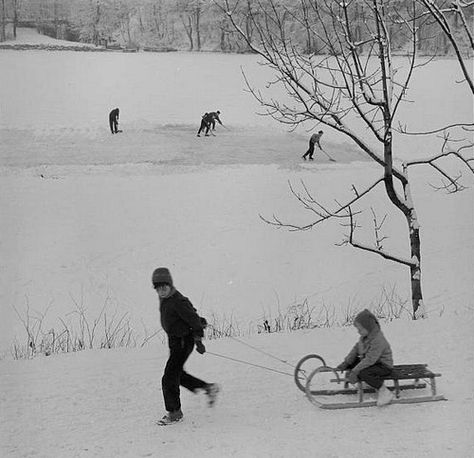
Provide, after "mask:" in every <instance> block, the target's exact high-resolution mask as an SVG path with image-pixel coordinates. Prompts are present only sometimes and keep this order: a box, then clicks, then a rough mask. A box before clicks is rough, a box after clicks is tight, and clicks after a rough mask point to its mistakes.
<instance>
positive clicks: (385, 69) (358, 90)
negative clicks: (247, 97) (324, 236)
mask: <svg viewBox="0 0 474 458" xmlns="http://www.w3.org/2000/svg"><path fill="white" fill-rule="evenodd" d="M265 3H266V8H263V5H262V3H261V2H260V1H256V2H254V6H253V7H254V8H255V9H258V11H259V12H260V14H261V15H262V14H263V15H264V18H263V19H262V18H261V17H259V18H258V20H254V21H253V28H254V30H255V34H256V35H257V38H256V39H255V40H252V41H250V40H248V38H247V33H246V31H245V30H244V29H242V26H241V25H240V24H239V21H238V18H236V16H235V14H236V5H235V3H231V2H230V0H224V1H222V2H221V7H222V8H223V10H224V12H225V14H226V15H227V17H228V19H229V21H230V22H231V24H232V26H233V27H234V29H235V30H236V31H238V33H239V34H240V35H241V37H242V38H243V39H244V40H246V41H247V44H248V46H249V47H250V48H251V49H252V50H253V51H254V52H256V53H258V54H259V55H260V57H262V58H263V61H264V65H267V66H269V67H270V68H271V69H272V70H273V73H274V74H275V75H276V76H275V79H274V80H273V81H271V82H269V83H268V87H271V86H273V85H282V86H283V87H284V88H285V89H286V92H287V95H288V100H284V101H282V100H275V99H272V98H269V97H268V96H266V95H265V94H263V93H262V92H261V91H260V90H259V89H255V88H253V87H252V86H251V84H250V82H249V81H248V79H247V78H246V82H247V85H248V88H249V90H250V91H251V92H252V94H253V95H254V96H255V97H256V99H257V100H258V101H259V102H260V104H261V105H262V106H263V107H264V108H265V109H266V112H267V114H268V115H270V116H272V117H273V118H274V119H276V120H277V121H278V122H280V123H283V124H286V125H287V126H289V127H290V128H292V129H294V128H296V127H297V126H298V125H300V124H303V123H307V122H311V123H313V124H314V122H316V123H319V124H322V125H326V126H328V127H330V128H331V129H334V130H335V131H337V132H339V133H342V134H343V135H345V136H346V137H348V138H349V139H350V140H351V141H352V142H353V143H354V144H355V145H356V146H357V147H358V148H359V149H360V150H361V151H362V152H363V153H364V154H365V155H366V156H367V157H368V158H369V159H370V160H372V161H373V162H375V163H376V164H378V165H379V166H380V168H381V173H380V176H379V177H378V178H377V179H375V180H374V181H373V182H372V183H371V184H369V185H368V186H367V185H366V186H365V187H363V188H362V189H361V188H360V187H359V186H356V185H355V184H354V185H353V186H352V191H353V197H352V198H349V199H347V200H346V201H344V202H338V201H336V204H335V206H329V205H325V204H323V203H322V202H321V201H320V200H319V199H317V198H316V197H314V196H313V195H312V193H311V192H310V190H309V189H308V187H307V186H306V185H305V184H304V183H302V191H296V190H295V189H294V188H293V186H292V185H291V184H290V189H291V191H292V193H293V195H294V196H295V197H296V199H297V200H298V201H299V203H300V204H301V205H302V206H303V208H304V209H306V210H308V211H309V212H310V214H311V215H312V219H311V222H309V223H307V224H303V225H299V224H293V223H291V222H284V221H282V220H281V219H280V218H279V217H277V216H274V217H273V218H271V219H268V218H263V217H262V218H263V219H264V220H265V221H266V222H267V223H269V224H272V225H274V226H277V227H285V228H288V229H290V230H308V229H311V228H313V227H315V226H317V225H318V224H321V223H322V222H324V221H327V220H329V219H339V220H341V221H343V224H344V225H345V226H347V227H348V230H349V233H348V234H347V235H346V236H345V238H344V240H343V242H342V243H343V244H349V245H352V246H354V247H356V248H359V249H362V250H364V251H367V252H371V253H374V254H376V255H378V256H381V257H383V258H385V259H388V260H390V261H394V262H396V263H399V264H402V265H405V266H406V267H407V268H408V270H409V272H410V282H411V302H412V308H413V318H414V319H417V318H421V317H424V316H425V315H426V311H425V307H424V304H423V293H422V275H421V273H422V264H421V240H420V224H419V221H418V216H417V212H416V209H415V204H414V199H413V196H412V191H411V182H410V176H409V174H408V168H409V167H410V166H414V165H417V164H420V163H423V164H428V165H430V166H431V167H433V169H434V170H436V171H437V172H438V173H439V174H440V175H441V177H442V178H443V179H444V182H442V184H441V185H440V187H443V188H444V189H446V190H448V191H450V192H457V191H460V190H461V189H463V187H462V184H461V183H460V181H459V179H460V176H452V175H451V174H450V173H449V172H448V171H446V170H444V169H443V168H442V167H441V165H439V161H440V160H441V159H442V158H444V157H446V156H448V155H449V156H453V157H455V158H457V159H458V160H459V161H461V162H460V164H461V165H462V166H463V167H464V166H465V167H466V168H467V170H468V171H469V172H473V171H474V164H473V159H468V158H466V156H465V155H464V154H463V153H465V152H466V151H467V149H470V148H472V143H470V142H469V141H463V142H461V143H455V144H454V146H453V143H450V142H448V140H449V139H448V138H446V139H445V141H444V143H443V148H442V150H441V152H438V153H437V154H429V158H427V159H426V160H424V161H411V162H407V163H405V164H403V165H402V166H401V167H399V166H397V165H396V163H395V162H394V157H393V129H394V121H395V119H396V115H397V111H398V108H399V106H400V104H401V103H402V102H403V101H404V100H405V99H406V93H407V90H408V88H409V84H410V81H411V78H412V75H413V72H414V71H415V70H416V69H417V67H419V65H421V64H419V63H418V60H417V57H418V56H417V49H418V48H417V41H418V29H419V27H420V24H421V23H422V21H424V20H426V16H425V15H424V13H425V12H426V11H425V10H422V9H421V6H420V4H419V2H418V1H417V0H411V1H410V0H409V1H405V2H397V1H394V2H386V1H384V0H344V1H342V2H340V1H339V0H338V1H334V0H312V1H309V0H308V1H307V3H305V9H303V12H302V11H301V9H300V8H298V7H295V8H288V7H286V6H285V4H284V3H283V2H279V1H277V0H266V1H265ZM288 14H289V15H290V16H291V17H292V19H293V22H296V23H297V24H298V25H299V27H300V29H301V30H303V31H304V32H306V34H310V35H311V36H312V37H314V38H315V40H317V42H318V43H319V47H320V49H319V52H320V53H321V54H323V53H324V55H315V54H310V55H307V54H304V49H301V48H300V47H299V45H298V44H295V43H293V42H292V40H291V39H289V38H287V37H288V34H287V33H286V31H285V15H288ZM361 17H363V18H364V22H363V28H361V27H360V20H357V19H360V18H361ZM394 33H396V34H403V35H404V37H405V42H407V43H409V45H410V46H409V48H408V49H406V50H405V51H406V64H405V66H404V68H403V69H402V68H396V66H395V64H394V60H393V58H392V44H391V40H392V35H393V34H394ZM257 43H258V44H257ZM362 50H363V51H364V52H363V53H362ZM244 76H245V75H244ZM381 186H383V188H384V190H385V195H386V198H387V200H388V202H389V203H390V204H391V205H393V206H394V207H395V208H396V209H398V211H399V212H401V214H402V215H403V217H404V219H405V221H406V229H407V232H406V236H407V239H408V240H409V246H410V252H409V254H405V255H400V254H397V253H391V252H389V251H388V250H386V249H385V247H384V246H383V244H382V241H383V236H381V230H382V226H381V225H380V223H379V222H378V221H377V218H374V223H375V231H374V234H375V242H374V243H373V244H368V243H362V242H359V241H357V240H356V237H355V233H356V229H357V228H358V224H357V218H358V216H359V215H360V213H361V211H360V210H357V208H356V206H357V205H358V204H360V203H361V201H362V199H364V198H365V197H366V196H367V195H368V194H370V193H372V192H373V190H374V189H375V188H378V187H381Z"/></svg>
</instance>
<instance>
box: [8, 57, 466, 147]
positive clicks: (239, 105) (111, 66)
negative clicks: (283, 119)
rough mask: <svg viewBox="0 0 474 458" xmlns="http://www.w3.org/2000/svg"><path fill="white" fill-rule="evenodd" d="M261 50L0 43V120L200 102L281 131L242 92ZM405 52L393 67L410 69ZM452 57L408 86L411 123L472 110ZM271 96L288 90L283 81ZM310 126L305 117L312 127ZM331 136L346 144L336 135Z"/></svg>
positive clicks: (26, 124)
mask: <svg viewBox="0 0 474 458" xmlns="http://www.w3.org/2000/svg"><path fill="white" fill-rule="evenodd" d="M258 61H259V58H258V57H257V56H255V55H232V54H213V53H201V54H199V53H185V52H179V53H165V54H155V53H134V54H128V53H78V52H47V51H44V52H43V51H24V52H16V51H2V52H0V68H1V72H0V100H1V104H0V128H4V129H5V128H7V129H9V128H15V129H26V130H35V131H44V130H57V129H68V130H69V129H73V130H75V131H87V132H88V133H90V132H91V131H94V132H95V131H96V130H97V129H99V130H100V131H103V132H104V133H107V129H108V126H107V114H108V112H109V111H110V109H111V108H113V107H116V106H118V107H120V108H121V126H122V127H123V128H124V129H129V130H130V129H144V128H156V129H159V128H160V127H161V128H162V127H163V126H165V125H168V127H169V126H170V125H171V126H189V127H190V128H191V130H192V129H195V128H197V126H198V125H199V121H200V117H201V115H202V113H203V112H204V111H209V110H217V109H219V110H220V111H221V112H222V119H223V121H224V122H225V123H226V124H227V125H229V126H233V127H235V128H242V129H248V128H250V127H264V126H265V127H271V128H274V129H277V130H280V131H284V130H285V128H284V126H281V125H278V124H276V123H275V121H273V120H271V119H270V118H269V117H262V116H259V115H257V114H256V113H257V112H259V109H260V107H259V106H258V103H257V102H256V101H255V100H254V99H253V97H252V96H251V95H250V94H249V93H248V92H245V84H244V81H243V78H242V70H243V71H245V73H246V75H247V76H248V78H249V80H250V81H251V83H252V84H253V85H254V86H255V87H258V88H265V84H266V82H267V81H268V79H269V76H270V72H269V70H268V69H267V68H265V67H262V66H260V65H258ZM406 65H407V62H406V60H405V59H404V58H402V57H398V58H395V66H396V67H400V68H401V69H402V70H401V71H403V69H406ZM459 80H460V73H459V71H458V68H457V64H456V62H455V61H454V60H438V61H435V62H432V63H430V65H429V66H426V67H421V68H419V69H418V70H417V71H416V72H415V74H414V77H413V80H412V84H411V85H410V89H409V92H408V97H409V99H410V100H414V101H416V103H407V104H405V105H403V106H402V107H401V109H400V112H399V119H400V121H401V122H402V123H404V124H406V125H407V127H408V128H409V129H411V130H413V131H422V130H426V129H432V128H434V127H439V126H442V125H444V124H445V123H455V122H463V121H464V122H465V121H466V119H472V116H473V114H472V110H473V106H472V100H471V97H469V94H467V92H466V91H465V90H464V89H463V87H462V85H460V84H458V83H456V81H459ZM272 94H273V95H275V96H277V97H279V98H283V97H284V92H283V90H282V89H279V90H277V89H274V90H273V92H272ZM313 127H315V126H314V125H307V126H305V128H306V129H308V130H309V129H311V128H313ZM326 139H327V140H328V141H334V142H337V143H342V142H343V141H344V140H343V139H341V138H340V137H339V136H338V134H336V133H331V132H327V133H326ZM427 142H428V145H430V144H432V145H433V147H434V146H436V143H435V142H433V143H430V142H431V140H429V139H426V138H425V137H422V138H421V139H420V138H413V137H410V138H409V139H407V138H406V137H405V138H401V137H397V143H396V145H395V146H396V148H395V154H398V155H399V156H405V155H408V154H410V155H413V154H418V153H420V151H419V150H420V149H421V148H422V147H426V146H427Z"/></svg>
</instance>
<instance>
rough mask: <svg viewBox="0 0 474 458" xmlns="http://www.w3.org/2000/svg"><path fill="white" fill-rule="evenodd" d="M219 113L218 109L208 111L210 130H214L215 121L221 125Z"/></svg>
mask: <svg viewBox="0 0 474 458" xmlns="http://www.w3.org/2000/svg"><path fill="white" fill-rule="evenodd" d="M220 114H221V112H220V111H219V110H217V111H211V112H210V113H209V118H210V123H211V128H212V130H215V129H216V121H217V122H218V123H219V124H220V125H221V126H223V124H222V121H221V120H220V118H219V115H220Z"/></svg>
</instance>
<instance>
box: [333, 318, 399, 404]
mask: <svg viewBox="0 0 474 458" xmlns="http://www.w3.org/2000/svg"><path fill="white" fill-rule="evenodd" d="M354 326H355V327H356V328H357V331H358V332H359V334H360V339H359V341H358V342H357V343H356V344H355V345H354V347H353V348H352V350H351V351H350V352H349V354H348V355H347V356H346V357H345V359H344V361H343V362H342V363H341V364H339V366H337V367H336V370H339V371H345V370H349V371H350V372H349V373H348V374H346V377H347V378H348V379H349V382H350V383H353V384H355V383H357V382H359V381H362V382H366V383H367V384H368V385H370V386H371V387H372V388H375V389H376V390H377V405H378V406H384V405H386V404H389V403H390V402H391V401H392V399H393V394H392V392H391V391H390V390H389V389H388V388H387V387H386V386H385V384H384V380H383V377H384V376H386V375H390V373H391V372H392V368H393V357H392V349H391V348H390V344H389V343H388V342H387V339H386V338H385V336H384V335H383V333H382V330H381V329H380V324H379V322H378V320H377V318H376V317H375V315H373V314H372V313H371V312H370V311H369V310H367V309H365V310H362V312H360V313H359V314H358V315H357V316H356V317H355V319H354Z"/></svg>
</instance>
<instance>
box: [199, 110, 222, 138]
mask: <svg viewBox="0 0 474 458" xmlns="http://www.w3.org/2000/svg"><path fill="white" fill-rule="evenodd" d="M220 114H221V112H220V111H219V110H217V111H211V112H210V113H204V115H203V116H202V119H201V126H200V127H199V130H198V133H197V136H198V137H200V136H201V132H202V131H203V130H204V129H206V133H205V135H206V137H209V131H211V134H212V135H214V133H213V132H212V131H213V130H214V129H215V128H216V121H217V122H218V123H219V124H220V125H221V126H223V124H222V121H221V120H220V118H219V115H220Z"/></svg>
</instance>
